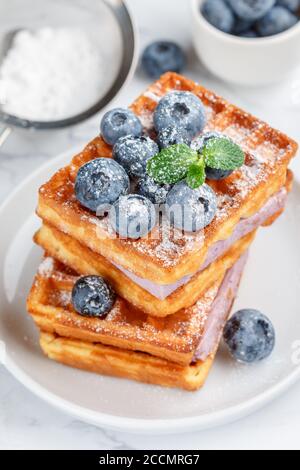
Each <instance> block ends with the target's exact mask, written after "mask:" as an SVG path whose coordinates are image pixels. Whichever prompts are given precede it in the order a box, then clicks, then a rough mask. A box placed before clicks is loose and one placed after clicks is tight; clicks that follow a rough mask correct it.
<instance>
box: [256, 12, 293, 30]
mask: <svg viewBox="0 0 300 470" xmlns="http://www.w3.org/2000/svg"><path fill="white" fill-rule="evenodd" d="M297 22H298V18H297V16H295V15H293V13H291V12H290V11H289V10H287V9H286V8H283V7H274V8H272V10H270V11H269V12H268V13H267V14H266V16H264V17H263V18H262V19H261V20H260V21H258V22H257V31H258V32H259V34H260V35H261V36H273V35H274V34H279V33H283V31H286V30H287V29H289V28H291V27H292V26H295V24H296V23H297Z"/></svg>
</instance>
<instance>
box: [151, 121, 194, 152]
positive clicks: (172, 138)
mask: <svg viewBox="0 0 300 470" xmlns="http://www.w3.org/2000/svg"><path fill="white" fill-rule="evenodd" d="M157 143H158V145H159V147H160V148H161V149H165V148H168V147H171V146H172V145H177V144H186V145H191V138H190V136H189V134H188V132H187V131H186V130H185V129H184V128H183V127H174V126H169V127H166V128H165V129H163V130H162V131H161V132H160V133H159V134H158V137H157Z"/></svg>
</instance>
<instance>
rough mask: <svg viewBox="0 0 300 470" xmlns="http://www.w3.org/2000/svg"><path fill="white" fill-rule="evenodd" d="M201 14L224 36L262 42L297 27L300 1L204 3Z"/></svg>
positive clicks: (213, 0) (210, 0)
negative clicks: (226, 34) (262, 38)
mask: <svg viewBox="0 0 300 470" xmlns="http://www.w3.org/2000/svg"><path fill="white" fill-rule="evenodd" d="M201 12H202V14H203V16H204V17H205V18H206V20H207V21H208V22H209V23H211V24H212V25H213V26H215V27H216V28H217V29H219V30H220V31H223V32H224V33H229V34H234V35H236V36H240V37H245V38H259V37H267V36H274V35H275V34H279V33H282V32H284V31H287V30H288V29H290V28H291V27H293V26H295V24H296V23H297V22H298V21H299V12H300V0H205V1H204V3H203V5H202V7H201Z"/></svg>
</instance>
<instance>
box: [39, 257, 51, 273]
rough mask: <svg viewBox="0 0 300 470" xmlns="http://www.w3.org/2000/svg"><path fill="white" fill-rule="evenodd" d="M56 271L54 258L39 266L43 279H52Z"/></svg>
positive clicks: (48, 258) (46, 259)
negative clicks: (54, 270)
mask: <svg viewBox="0 0 300 470" xmlns="http://www.w3.org/2000/svg"><path fill="white" fill-rule="evenodd" d="M53 269H54V260H53V258H50V257H47V258H45V259H44V260H43V261H42V263H41V264H40V266H39V270H38V273H39V275H40V276H43V277H51V275H52V273H53Z"/></svg>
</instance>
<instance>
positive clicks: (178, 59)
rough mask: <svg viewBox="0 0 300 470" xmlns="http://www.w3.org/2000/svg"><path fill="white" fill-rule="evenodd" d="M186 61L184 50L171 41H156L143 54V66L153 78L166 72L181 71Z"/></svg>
mask: <svg viewBox="0 0 300 470" xmlns="http://www.w3.org/2000/svg"><path fill="white" fill-rule="evenodd" d="M185 63H186V59H185V54H184V52H183V50H182V49H181V47H180V46H178V44H176V43H174V42H171V41H156V42H154V43H152V44H150V45H149V46H148V47H146V49H145V51H144V53H143V55H142V67H143V69H144V70H145V72H146V74H147V75H148V76H149V77H150V78H153V79H157V78H159V77H160V76H161V75H163V74H164V73H166V72H177V73H180V72H181V71H182V70H183V68H184V66H185Z"/></svg>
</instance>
